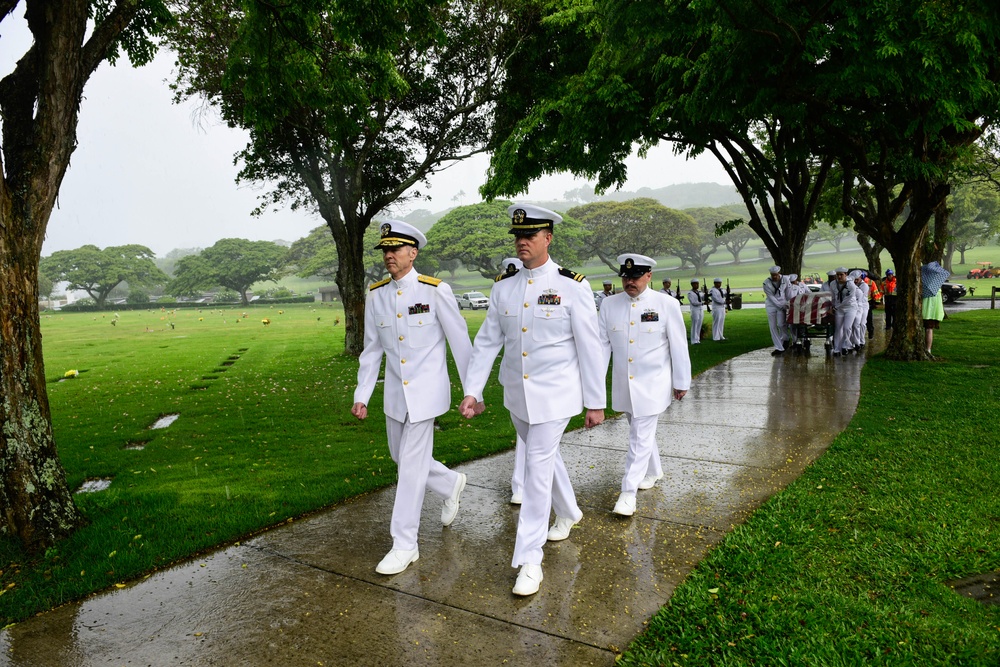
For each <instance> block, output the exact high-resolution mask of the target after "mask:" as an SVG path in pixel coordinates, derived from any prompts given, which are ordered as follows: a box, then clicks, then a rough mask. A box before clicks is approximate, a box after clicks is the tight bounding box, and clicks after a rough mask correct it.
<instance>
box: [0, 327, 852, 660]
mask: <svg viewBox="0 0 1000 667" xmlns="http://www.w3.org/2000/svg"><path fill="white" fill-rule="evenodd" d="M708 344H712V343H710V342H709V343H708ZM818 347H819V351H820V354H817V355H815V356H813V357H802V356H791V355H786V356H784V357H777V358H772V357H771V356H770V354H769V350H760V351H757V352H752V353H750V354H746V355H743V356H741V357H737V358H735V359H733V360H731V361H729V362H727V363H725V364H722V365H720V366H718V367H716V368H713V369H711V370H709V371H707V372H705V373H703V374H702V375H700V376H698V377H697V378H695V381H694V384H693V386H692V388H691V392H690V393H689V394H688V397H687V398H685V399H684V401H683V402H680V403H677V402H675V403H674V404H673V405H672V406H671V407H670V409H669V410H667V412H666V413H665V414H664V415H663V416H662V418H661V420H660V425H659V429H658V439H659V443H660V452H661V455H662V457H663V467H664V473H665V474H664V478H663V479H662V480H661V481H660V483H659V484H658V485H657V486H656V487H655V488H654V489H651V490H648V491H640V492H639V497H638V510H637V512H636V514H635V516H634V517H631V518H622V517H618V516H616V515H613V514H611V508H612V507H613V506H614V503H615V500H616V499H617V496H618V491H619V488H620V486H619V485H620V482H621V476H622V473H623V467H624V461H625V450H626V448H627V433H628V427H627V425H626V423H625V421H624V420H623V419H620V420H611V421H608V422H605V424H603V425H601V426H600V427H598V428H596V429H592V430H590V431H582V430H581V431H576V432H573V433H569V434H567V435H566V436H565V438H564V440H563V447H562V453H563V457H564V459H565V460H566V464H567V466H568V467H569V471H570V476H571V479H572V480H573V484H574V486H575V488H576V492H577V497H578V500H579V503H580V507H581V508H582V509H583V511H584V518H583V521H582V522H581V523H580V525H579V526H577V527H576V528H575V529H574V530H573V532H572V535H571V536H570V538H569V539H568V540H566V541H564V542H559V543H550V544H549V545H548V546H546V548H545V563H544V574H545V580H544V582H543V583H542V587H541V590H540V592H539V593H538V594H537V595H534V596H532V597H529V598H517V597H515V596H513V595H512V594H511V587H512V586H513V584H514V579H515V575H516V571H515V570H514V569H512V568H511V567H510V557H511V551H512V549H513V544H514V532H515V527H516V523H517V513H518V509H517V507H515V506H512V505H509V504H508V503H507V501H508V499H509V496H510V488H509V480H510V474H511V469H512V467H513V452H509V453H506V454H502V455H498V456H493V457H490V458H487V459H482V460H479V461H474V462H471V463H468V464H464V465H462V466H459V468H458V469H459V470H461V471H462V472H465V473H466V474H467V475H468V478H469V485H468V486H467V488H466V490H465V493H464V495H463V496H462V507H461V510H460V512H459V514H458V518H457V519H456V520H455V523H454V524H452V526H451V527H449V528H443V529H442V528H441V525H440V504H439V503H438V502H436V501H434V500H432V499H428V501H427V502H425V507H424V513H423V518H422V523H421V530H420V560H419V561H417V562H416V563H414V564H413V565H411V566H410V567H409V569H407V570H406V571H405V572H403V573H402V574H399V575H396V576H393V577H383V576H381V575H378V574H376V573H375V571H374V568H375V564H376V563H377V562H378V561H379V559H381V557H382V556H383V555H384V553H385V552H386V551H387V550H388V549H389V547H390V546H391V539H390V538H389V535H388V524H389V516H390V513H391V509H392V499H393V494H394V488H389V489H386V490H384V491H380V492H376V493H373V494H369V495H366V496H363V497H360V498H356V499H354V500H351V501H349V502H346V503H344V504H342V505H338V506H337V507H334V508H332V509H330V510H328V511H324V512H322V513H320V514H317V515H315V516H312V517H309V518H308V519H304V520H301V521H297V522H294V523H292V524H289V525H286V526H283V527H281V528H277V529H274V530H271V531H268V532H267V533H266V534H263V535H261V536H259V537H256V538H254V539H252V540H250V541H248V542H246V543H243V544H240V545H237V546H232V547H229V548H226V549H222V550H220V551H217V552H214V553H212V554H210V555H208V556H205V557H202V558H199V559H197V560H194V561H191V562H189V563H185V564H181V565H178V566H175V567H173V568H170V569H168V570H165V571H163V572H158V573H156V574H153V575H151V576H150V577H148V578H146V579H143V580H141V581H138V582H135V583H134V584H131V585H129V586H127V587H126V588H124V589H120V590H115V591H112V592H108V593H104V594H101V595H98V596H95V597H93V598H90V599H87V600H84V601H83V602H80V603H76V604H71V605H67V606H64V607H61V608H59V609H56V610H53V611H51V612H48V613H46V614H43V615H41V616H37V617H35V618H32V619H31V620H29V621H27V622H25V623H21V624H19V625H16V626H14V627H12V628H9V629H8V630H6V631H3V632H0V666H4V667H6V666H10V667H27V666H29V665H30V666H31V667H48V666H52V667H55V666H59V667H67V666H76V665H79V666H90V665H226V666H230V665H253V666H256V665H282V666H297V665H327V666H329V665H380V666H383V665H384V666H389V667H392V666H396V665H407V666H409V665H467V664H468V665H501V664H509V665H526V664H540V665H567V666H568V665H572V666H577V665H612V664H613V663H614V660H615V655H616V654H617V653H619V652H621V651H623V650H624V649H625V648H626V647H627V645H628V643H629V642H630V641H631V640H632V639H633V638H634V637H635V636H636V635H637V634H639V633H640V632H641V631H642V630H643V627H644V623H645V622H646V621H647V620H648V619H649V618H650V617H651V616H652V615H653V614H654V613H655V612H656V611H657V610H658V609H659V608H660V607H661V606H663V605H664V604H665V603H666V602H667V600H668V599H669V598H670V595H671V593H672V592H673V590H674V588H675V587H676V586H677V584H678V583H680V582H681V581H682V580H683V579H684V577H685V576H686V575H687V573H688V572H689V571H690V570H691V569H692V567H693V566H694V565H695V564H696V563H697V562H698V561H699V560H700V559H701V558H703V557H704V556H705V554H706V553H707V552H708V550H709V549H711V548H712V547H713V546H714V545H715V544H717V543H718V542H719V541H720V540H721V539H722V537H723V536H724V535H725V533H726V532H727V531H729V530H730V529H731V528H732V527H733V526H734V525H736V524H738V523H740V522H741V521H743V520H744V519H745V518H746V517H747V516H748V515H749V514H750V513H751V512H752V511H753V510H754V509H755V508H757V507H759V506H760V504H761V503H763V502H764V501H765V500H766V499H767V498H768V497H770V496H771V495H773V494H774V493H776V492H777V491H779V490H781V489H782V488H784V487H785V486H786V485H787V484H788V483H789V482H790V481H792V480H793V479H795V477H796V476H797V475H799V474H800V473H801V472H802V470H803V469H804V468H805V467H806V466H807V465H808V464H809V463H810V462H812V461H813V460H815V459H816V458H817V457H818V456H819V455H820V454H821V453H822V452H823V451H824V450H825V449H826V447H827V446H828V445H829V443H830V442H831V441H832V440H833V438H834V437H835V436H836V435H837V434H838V433H839V432H840V431H842V430H843V429H844V428H845V427H846V425H847V424H848V422H849V421H850V419H851V417H852V416H853V414H854V411H855V408H856V406H857V401H858V392H859V378H860V372H861V366H862V365H863V363H864V359H863V358H859V357H855V356H851V357H847V358H842V359H826V358H824V356H823V355H822V347H821V346H818ZM491 409H494V410H496V409H503V408H502V406H492V408H491Z"/></svg>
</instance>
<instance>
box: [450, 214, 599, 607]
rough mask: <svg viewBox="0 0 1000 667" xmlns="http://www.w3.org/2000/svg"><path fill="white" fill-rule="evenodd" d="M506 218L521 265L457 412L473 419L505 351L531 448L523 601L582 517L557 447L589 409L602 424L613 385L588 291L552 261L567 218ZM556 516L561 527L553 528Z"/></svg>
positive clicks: (508, 390)
mask: <svg viewBox="0 0 1000 667" xmlns="http://www.w3.org/2000/svg"><path fill="white" fill-rule="evenodd" d="M508 212H509V213H510V215H511V230H510V232H511V233H512V234H514V235H515V240H514V242H515V247H516V248H517V256H518V258H519V259H520V260H521V261H522V262H523V268H522V269H521V270H520V271H518V272H517V273H515V274H513V275H511V276H509V277H506V278H504V279H502V280H500V281H498V282H496V283H495V284H494V286H493V291H492V292H491V293H490V306H489V309H488V310H487V312H486V321H485V322H483V325H482V327H480V329H479V333H477V334H476V340H475V344H474V346H473V351H472V359H471V360H470V361H469V370H468V373H467V377H466V380H465V394H466V396H465V398H464V399H463V400H462V404H461V405H460V406H459V411H460V412H461V413H462V414H463V415H464V416H465V417H472V416H473V415H474V413H475V409H474V408H475V405H476V400H477V399H476V398H475V397H476V396H479V395H480V394H481V393H482V390H483V387H484V386H485V385H486V382H487V380H488V379H489V375H490V371H491V370H492V368H493V361H494V360H495V359H496V357H497V355H498V354H499V353H500V350H501V349H503V361H502V362H501V365H500V384H501V385H503V390H504V406H505V407H506V408H507V409H508V410H509V411H510V416H511V421H513V422H514V428H515V429H516V430H517V434H518V435H519V436H520V437H521V439H522V440H523V441H524V445H525V472H524V492H523V498H522V502H521V511H520V516H519V517H518V522H517V538H516V540H515V542H514V555H513V558H512V560H511V565H512V566H513V567H516V568H520V571H519V572H518V575H517V582H516V583H515V585H514V589H513V593H514V594H515V595H522V596H523V595H533V594H534V593H537V592H538V587H539V585H540V584H541V581H542V555H543V553H542V547H543V546H544V544H545V542H546V539H548V540H551V541H556V540H564V539H566V538H567V537H569V534H570V529H571V528H572V527H573V525H574V524H576V523H578V522H579V521H580V519H581V518H582V517H583V512H581V511H580V507H579V506H578V505H577V502H576V495H575V494H574V492H573V486H572V484H571V483H570V480H569V474H568V472H567V471H566V465H565V464H564V463H563V460H562V456H561V455H560V453H559V441H560V439H561V438H562V435H563V432H564V431H565V429H566V426H567V425H568V424H569V420H570V418H571V417H573V416H574V415H578V414H580V412H581V411H583V409H584V408H585V407H586V410H587V414H586V419H585V425H586V426H587V427H588V428H590V427H592V426H596V425H597V424H600V423H601V422H602V421H604V407H605V401H606V396H605V394H606V388H605V387H606V385H605V375H604V368H603V366H602V364H601V355H602V352H601V342H600V338H599V336H598V333H597V312H596V310H595V309H594V294H593V291H592V290H591V288H590V284H589V283H588V282H587V280H586V278H584V276H582V275H579V274H577V273H574V272H573V271H570V270H568V269H564V268H561V267H560V266H559V265H558V264H556V263H555V262H554V261H552V259H551V258H550V257H549V251H548V249H549V244H551V243H552V233H553V226H554V225H555V224H557V223H559V222H561V221H562V217H561V216H559V215H558V214H557V213H553V212H552V211H549V210H547V209H544V208H541V207H538V206H532V205H529V204H514V205H512V206H511V207H510V208H509V209H508ZM551 510H555V514H556V520H555V523H554V525H553V526H552V528H551V529H550V530H548V531H547V530H546V529H547V527H548V520H549V513H550V511H551Z"/></svg>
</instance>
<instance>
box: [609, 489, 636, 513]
mask: <svg viewBox="0 0 1000 667" xmlns="http://www.w3.org/2000/svg"><path fill="white" fill-rule="evenodd" d="M611 511H612V512H614V513H615V514H620V515H622V516H632V515H633V514H635V494H634V493H623V494H621V495H620V496H618V502H617V503H615V508H614V509H613V510H611Z"/></svg>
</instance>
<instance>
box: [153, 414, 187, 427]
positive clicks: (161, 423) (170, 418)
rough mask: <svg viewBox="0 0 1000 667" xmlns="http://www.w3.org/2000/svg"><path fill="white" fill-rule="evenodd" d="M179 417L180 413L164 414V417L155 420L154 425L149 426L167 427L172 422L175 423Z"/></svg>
mask: <svg viewBox="0 0 1000 667" xmlns="http://www.w3.org/2000/svg"><path fill="white" fill-rule="evenodd" d="M178 417H180V415H179V414H173V415H163V416H162V417H160V418H159V419H157V420H156V421H155V422H153V425H152V426H150V427H149V428H151V429H156V428H166V427H168V426H170V425H171V424H173V423H174V422H175V421H177V418H178Z"/></svg>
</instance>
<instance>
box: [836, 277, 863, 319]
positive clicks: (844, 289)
mask: <svg viewBox="0 0 1000 667" xmlns="http://www.w3.org/2000/svg"><path fill="white" fill-rule="evenodd" d="M857 290H858V286H857V285H855V284H854V281H853V280H848V281H847V282H845V283H843V284H841V283H840V282H835V283H833V289H832V291H833V310H834V312H838V313H842V312H844V311H848V310H856V309H857V307H858V302H857V297H856V296H854V293H855V292H857Z"/></svg>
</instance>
